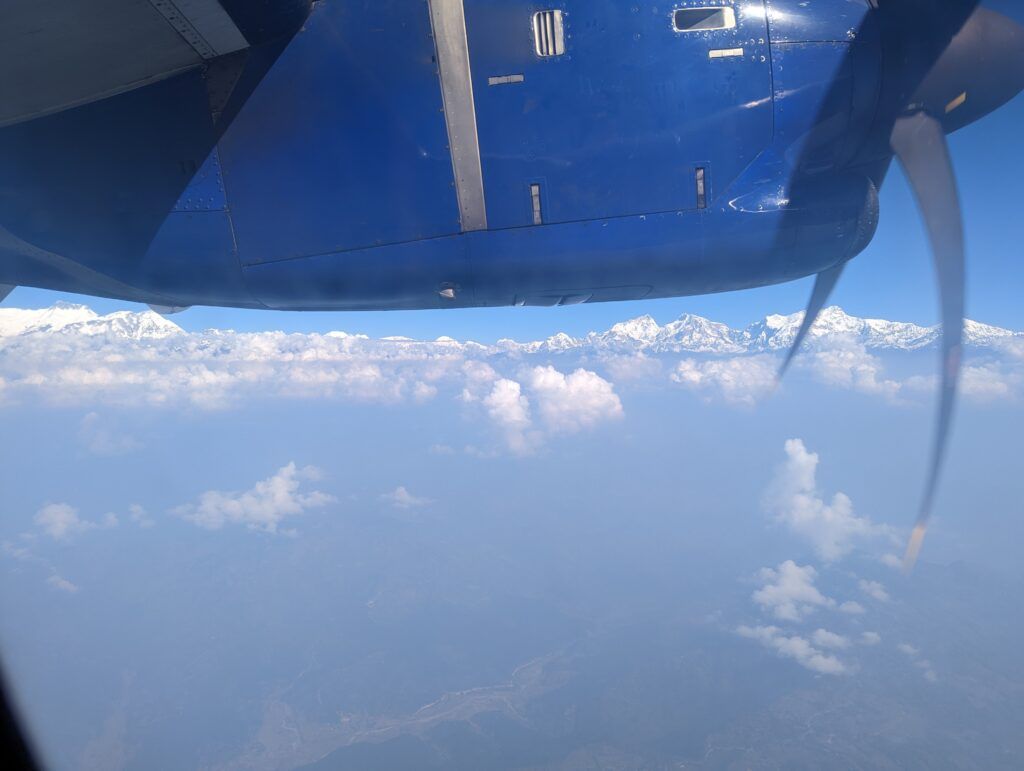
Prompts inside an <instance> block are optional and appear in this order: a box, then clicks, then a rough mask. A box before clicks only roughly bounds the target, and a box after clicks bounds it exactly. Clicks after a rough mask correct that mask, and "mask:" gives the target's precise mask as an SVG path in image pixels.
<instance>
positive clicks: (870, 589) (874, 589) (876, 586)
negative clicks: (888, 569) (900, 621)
mask: <svg viewBox="0 0 1024 771" xmlns="http://www.w3.org/2000/svg"><path fill="white" fill-rule="evenodd" d="M857 585H858V586H859V587H860V590H861V591H862V592H864V594H866V595H867V596H868V597H871V598H873V599H876V600H878V601H879V602H888V601H889V592H887V591H886V590H885V587H884V586H883V585H882V584H880V583H879V582H878V581H868V580H865V579H863V578H862V579H861V580H860V581H859V582H858V583H857Z"/></svg>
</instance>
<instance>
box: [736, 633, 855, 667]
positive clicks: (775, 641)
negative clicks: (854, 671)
mask: <svg viewBox="0 0 1024 771" xmlns="http://www.w3.org/2000/svg"><path fill="white" fill-rule="evenodd" d="M819 631H822V632H824V631H825V630H819ZM736 633H737V634H739V635H740V636H741V637H746V638H748V639H751V640H757V641H758V642H760V643H761V644H762V645H764V646H765V647H767V648H770V649H772V650H774V651H775V652H776V653H777V654H778V655H779V656H781V657H783V658H789V659H793V660H794V661H796V663H798V664H799V665H800V666H802V667H804V668H806V669H809V670H811V671H812V672H818V673H820V674H824V675H842V674H845V673H847V672H848V671H849V670H848V668H847V666H846V664H844V663H843V662H842V661H841V660H840V659H839V658H837V657H836V656H835V655H833V654H831V653H826V652H825V651H823V650H821V649H820V648H816V647H815V645H814V644H813V643H812V642H811V641H810V640H808V639H807V638H806V637H801V636H800V635H787V634H785V633H783V632H782V630H780V629H779V628H778V627H775V626H755V627H750V626H740V627H737V629H736ZM830 634H831V633H828V632H826V635H830ZM836 637H838V635H836Z"/></svg>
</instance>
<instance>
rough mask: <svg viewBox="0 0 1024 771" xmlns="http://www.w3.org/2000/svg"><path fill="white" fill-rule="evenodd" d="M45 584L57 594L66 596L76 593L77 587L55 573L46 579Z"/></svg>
mask: <svg viewBox="0 0 1024 771" xmlns="http://www.w3.org/2000/svg"><path fill="white" fill-rule="evenodd" d="M46 583H47V584H48V585H49V586H51V587H53V588H54V589H56V590H57V591H59V592H65V593H67V594H75V593H77V592H78V586H76V585H75V584H73V583H71V582H70V581H68V580H67V579H66V578H64V577H63V576H60V575H58V574H56V573H54V574H53V575H52V576H50V577H49V578H47V579H46Z"/></svg>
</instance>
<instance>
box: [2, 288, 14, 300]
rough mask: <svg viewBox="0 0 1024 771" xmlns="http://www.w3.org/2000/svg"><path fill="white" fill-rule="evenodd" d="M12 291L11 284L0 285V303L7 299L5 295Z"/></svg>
mask: <svg viewBox="0 0 1024 771" xmlns="http://www.w3.org/2000/svg"><path fill="white" fill-rule="evenodd" d="M13 291H14V287H13V286H12V285H11V284H0V303H2V302H3V301H4V300H6V299H7V295H9V294H10V293H11V292H13Z"/></svg>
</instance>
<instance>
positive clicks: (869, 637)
mask: <svg viewBox="0 0 1024 771" xmlns="http://www.w3.org/2000/svg"><path fill="white" fill-rule="evenodd" d="M860 642H861V644H862V645H878V643H880V642H882V636H881V635H880V634H878V632H861V633H860Z"/></svg>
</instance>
